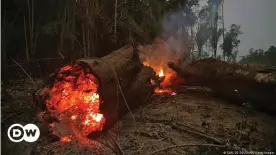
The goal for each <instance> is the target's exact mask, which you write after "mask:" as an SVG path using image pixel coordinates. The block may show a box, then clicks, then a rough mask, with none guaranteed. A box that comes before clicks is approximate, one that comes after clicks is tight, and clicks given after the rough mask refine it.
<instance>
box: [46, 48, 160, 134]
mask: <svg viewBox="0 0 276 155" xmlns="http://www.w3.org/2000/svg"><path fill="white" fill-rule="evenodd" d="M76 64H79V65H80V66H82V67H83V68H89V72H90V73H92V75H93V76H95V77H96V79H97V81H98V84H99V88H98V94H99V96H100V98H101V101H102V102H101V103H100V107H99V110H100V113H101V114H103V116H104V118H105V122H104V125H103V130H107V129H109V128H110V127H111V126H112V125H113V124H114V123H116V121H117V120H118V118H119V117H121V116H123V115H124V114H126V113H127V112H129V111H130V110H131V109H134V108H136V107H137V106H139V105H141V104H143V103H145V101H146V100H147V99H148V98H149V97H150V96H151V95H152V94H153V92H154V88H155V87H156V86H155V85H152V84H151V80H152V79H157V78H156V75H155V74H156V73H155V72H154V70H153V69H152V68H150V67H146V66H143V64H142V62H141V61H140V59H139V56H138V53H137V51H136V49H135V48H133V47H132V46H125V47H123V48H121V49H119V50H116V51H114V52H112V53H110V54H109V55H107V56H105V57H102V58H90V59H79V60H77V61H76ZM50 83H51V82H50ZM52 84H53V82H52ZM44 101H45V99H44ZM44 104H45V102H44ZM95 133H97V132H95ZM88 137H94V134H93V133H92V134H90V135H89V136H88Z"/></svg>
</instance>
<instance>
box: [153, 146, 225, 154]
mask: <svg viewBox="0 0 276 155" xmlns="http://www.w3.org/2000/svg"><path fill="white" fill-rule="evenodd" d="M188 146H209V147H219V148H225V147H226V146H225V145H215V144H181V145H173V146H169V147H166V148H163V149H160V150H157V151H154V152H152V153H150V154H148V155H154V154H157V153H159V152H163V151H166V150H169V149H173V148H177V147H188Z"/></svg>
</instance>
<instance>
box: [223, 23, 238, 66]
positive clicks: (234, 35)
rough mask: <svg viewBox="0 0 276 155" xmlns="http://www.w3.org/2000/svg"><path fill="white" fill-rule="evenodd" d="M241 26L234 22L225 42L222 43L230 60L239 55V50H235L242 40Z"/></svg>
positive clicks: (224, 51)
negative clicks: (240, 36) (240, 37)
mask: <svg viewBox="0 0 276 155" xmlns="http://www.w3.org/2000/svg"><path fill="white" fill-rule="evenodd" d="M240 28H241V26H240V25H236V24H232V25H231V27H230V30H229V31H228V32H227V33H226V35H225V38H224V41H223V43H222V44H221V45H220V47H221V49H222V50H223V53H224V56H226V57H227V58H228V61H230V60H231V59H233V58H235V57H236V56H237V53H235V52H237V51H235V52H233V50H234V49H235V48H236V47H238V45H239V43H240V40H239V38H238V37H239V35H241V34H242V32H241V30H240ZM234 61H235V60H234Z"/></svg>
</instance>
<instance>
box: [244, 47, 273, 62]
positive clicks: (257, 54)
mask: <svg viewBox="0 0 276 155" xmlns="http://www.w3.org/2000/svg"><path fill="white" fill-rule="evenodd" d="M248 53H249V54H248V55H246V56H243V57H242V59H241V60H240V63H241V64H260V65H267V66H276V47H275V46H270V47H269V49H268V50H267V51H264V50H263V49H258V50H254V49H253V48H251V49H250V50H249V51H248Z"/></svg>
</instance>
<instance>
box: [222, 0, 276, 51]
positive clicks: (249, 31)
mask: <svg viewBox="0 0 276 155" xmlns="http://www.w3.org/2000/svg"><path fill="white" fill-rule="evenodd" d="M275 6H276V0H224V23H225V28H229V27H230V25H231V24H238V25H241V31H242V32H243V34H242V35H240V37H239V38H240V40H241V43H240V45H239V56H243V55H246V54H247V53H248V50H249V49H250V48H254V49H264V50H267V49H268V48H269V46H271V45H274V46H275V45H276V39H275V37H276V30H275V28H276V17H275V15H276V9H275Z"/></svg>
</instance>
